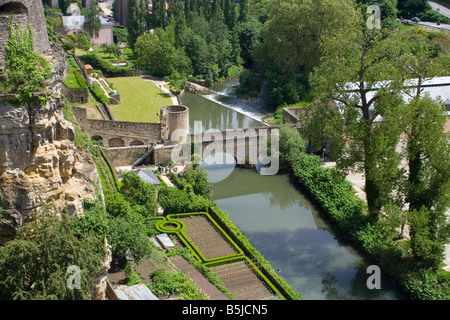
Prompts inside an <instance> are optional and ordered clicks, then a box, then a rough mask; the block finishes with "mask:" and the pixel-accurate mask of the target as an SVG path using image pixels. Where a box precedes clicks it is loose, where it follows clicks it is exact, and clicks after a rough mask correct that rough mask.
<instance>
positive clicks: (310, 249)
mask: <svg viewBox="0 0 450 320" xmlns="http://www.w3.org/2000/svg"><path fill="white" fill-rule="evenodd" d="M236 85H237V81H236V79H234V80H231V81H227V82H225V83H222V84H221V85H219V86H217V87H214V88H213V90H215V91H216V92H214V93H211V94H208V95H205V96H199V95H194V94H191V93H186V94H185V95H183V97H182V100H183V105H186V106H187V107H189V110H190V116H189V118H190V128H191V132H192V131H193V127H194V121H202V125H203V129H204V130H207V129H218V130H225V129H236V128H249V127H260V126H261V125H263V124H262V123H261V120H262V118H263V117H264V116H266V115H268V112H267V111H265V110H267V106H266V104H265V102H264V100H263V99H256V100H253V101H244V100H240V99H238V98H237V97H235V96H234V92H235V90H234V89H235V87H236ZM217 102H219V103H220V104H218V103H217ZM210 170H214V171H215V172H212V171H211V175H214V176H216V177H217V176H221V175H220V172H219V174H217V173H218V172H217V171H220V170H228V172H227V173H226V174H224V175H222V176H223V177H226V179H224V180H222V181H217V182H216V183H215V184H214V197H213V200H214V201H215V202H216V204H217V205H218V207H219V208H221V209H222V210H224V211H226V212H228V214H229V217H230V219H231V220H232V221H233V222H234V223H235V224H236V225H237V226H238V227H239V229H240V230H241V231H242V233H243V234H244V235H245V236H246V237H247V238H248V239H249V240H250V242H251V243H252V244H253V246H254V247H255V248H256V249H257V250H258V251H259V252H260V253H261V254H262V255H263V256H264V257H265V258H266V260H268V261H269V262H270V263H271V265H272V266H273V268H274V269H275V270H277V269H278V270H279V271H280V275H281V276H282V277H283V278H284V279H285V280H286V282H287V283H288V284H289V285H290V286H291V287H293V288H294V289H295V290H297V291H298V292H300V293H301V294H302V296H303V297H304V298H305V299H326V300H329V299H341V300H344V299H408V297H407V295H406V294H404V293H403V291H402V289H401V288H400V287H399V286H398V285H396V284H395V283H394V282H393V281H392V280H391V279H390V278H389V277H387V276H385V275H384V274H383V271H381V289H372V290H370V289H369V288H368V287H367V283H366V282H367V279H368V277H369V276H370V274H369V273H367V268H368V267H369V266H370V265H372V264H374V262H373V261H370V260H368V259H367V258H365V257H364V256H363V255H362V254H361V253H359V252H358V251H356V250H355V249H354V248H353V247H352V246H351V245H350V244H348V243H346V242H345V241H343V240H342V236H341V235H339V234H338V233H336V232H335V231H334V230H333V228H332V227H331V225H330V224H329V223H328V221H327V218H326V217H325V215H324V214H322V213H321V212H320V211H319V210H318V209H317V208H316V207H315V206H314V204H313V203H312V202H311V201H310V200H309V199H307V198H306V197H305V196H304V195H303V194H302V193H301V192H300V191H299V190H298V189H297V188H296V187H295V185H294V184H293V183H292V181H291V180H290V177H289V176H288V175H282V174H278V175H275V176H262V175H259V174H258V173H257V172H256V170H254V169H242V168H234V169H233V170H232V171H231V173H230V168H224V169H221V168H220V167H219V168H215V169H210Z"/></svg>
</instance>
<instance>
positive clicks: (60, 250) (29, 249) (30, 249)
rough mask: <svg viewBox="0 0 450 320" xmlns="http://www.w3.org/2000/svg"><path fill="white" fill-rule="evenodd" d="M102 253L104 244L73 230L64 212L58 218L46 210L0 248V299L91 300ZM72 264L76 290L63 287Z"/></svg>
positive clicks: (68, 279)
mask: <svg viewBox="0 0 450 320" xmlns="http://www.w3.org/2000/svg"><path fill="white" fill-rule="evenodd" d="M104 254H105V247H104V245H103V242H102V240H99V239H98V238H96V237H95V236H93V235H91V234H87V235H86V234H81V233H78V232H75V231H73V229H72V221H71V218H70V217H69V216H68V215H67V214H65V213H63V214H61V215H60V216H57V215H56V214H55V212H54V210H52V209H44V210H43V211H42V212H41V213H39V214H37V215H35V216H34V217H32V218H31V219H30V221H29V222H27V223H26V224H25V225H24V226H23V227H22V228H21V229H20V230H19V231H18V233H17V235H16V237H15V239H14V240H11V241H8V242H7V243H6V244H5V246H3V247H0V271H1V272H0V298H1V299H5V300H11V299H17V300H74V299H76V300H78V299H90V297H91V288H92V285H93V279H94V277H95V275H96V274H97V272H98V271H99V268H100V266H101V264H102V261H103V257H104ZM25 266H26V267H25ZM70 266H77V267H78V268H79V270H80V273H79V276H80V278H79V285H80V286H79V288H77V289H74V288H72V289H70V288H69V286H67V285H66V282H69V281H70V280H71V279H70V278H69V276H70V275H71V274H70V272H69V274H67V272H68V271H70V269H69V267H70ZM66 274H67V275H66ZM74 285H77V282H75V284H74Z"/></svg>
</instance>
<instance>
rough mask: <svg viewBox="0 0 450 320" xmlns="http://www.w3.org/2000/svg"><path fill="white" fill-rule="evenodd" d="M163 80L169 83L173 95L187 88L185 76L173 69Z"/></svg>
mask: <svg viewBox="0 0 450 320" xmlns="http://www.w3.org/2000/svg"><path fill="white" fill-rule="evenodd" d="M164 80H166V81H167V82H168V83H169V87H170V90H171V91H172V92H173V93H174V94H175V95H179V94H180V93H181V92H182V91H183V90H185V89H187V88H188V85H187V78H186V77H185V76H183V75H181V74H180V73H178V72H177V71H174V72H173V73H172V74H171V75H170V76H168V77H165V78H164Z"/></svg>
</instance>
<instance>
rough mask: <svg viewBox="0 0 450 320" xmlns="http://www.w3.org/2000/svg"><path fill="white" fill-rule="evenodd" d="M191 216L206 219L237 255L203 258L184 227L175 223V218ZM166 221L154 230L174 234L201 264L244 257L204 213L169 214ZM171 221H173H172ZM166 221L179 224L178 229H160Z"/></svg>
mask: <svg viewBox="0 0 450 320" xmlns="http://www.w3.org/2000/svg"><path fill="white" fill-rule="evenodd" d="M191 216H204V217H205V218H206V219H208V221H209V222H210V223H211V224H213V225H214V227H215V228H216V229H217V230H218V231H219V232H220V233H221V234H222V236H223V237H224V238H226V239H227V241H228V242H229V243H230V244H231V245H232V246H233V247H234V248H235V249H236V251H237V252H238V253H236V254H232V255H228V256H223V257H219V258H213V259H207V258H205V256H204V255H203V254H202V252H201V251H200V250H199V248H197V246H196V245H195V244H194V243H193V242H192V241H191V240H190V239H189V237H188V236H187V235H186V225H185V224H184V223H183V222H181V221H177V220H176V219H177V218H185V217H191ZM167 219H168V220H166V221H160V222H158V223H157V224H156V225H155V228H156V229H157V230H160V231H161V232H166V233H176V234H177V235H178V237H179V238H180V240H181V241H182V242H183V243H184V244H185V245H186V247H188V248H190V249H191V251H193V255H194V256H195V257H196V258H197V259H200V260H199V261H200V262H202V263H207V262H218V261H221V260H223V259H229V258H236V257H241V256H243V255H244V253H243V252H242V250H241V249H240V248H239V246H237V245H236V243H234V241H233V240H232V239H231V238H230V237H229V236H228V234H227V233H226V232H225V231H223V230H222V228H221V227H220V226H219V225H218V224H217V223H216V222H215V221H214V219H212V218H211V216H210V215H209V214H207V213H204V212H195V213H182V214H169V215H168V216H167ZM172 219H173V220H172ZM168 221H173V222H175V223H177V224H180V227H179V228H177V229H168V228H164V227H162V225H163V224H164V223H167V222H168Z"/></svg>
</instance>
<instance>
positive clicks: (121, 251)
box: [108, 214, 153, 263]
mask: <svg viewBox="0 0 450 320" xmlns="http://www.w3.org/2000/svg"><path fill="white" fill-rule="evenodd" d="M146 232H147V229H146V225H145V224H144V220H143V218H142V216H140V215H137V214H127V215H126V216H119V217H117V218H112V219H110V221H109V228H108V241H109V244H110V245H111V251H112V255H113V258H114V259H117V260H118V261H119V262H121V263H125V262H126V261H127V254H128V252H129V254H130V257H133V258H134V261H135V262H136V263H137V262H139V261H140V260H141V259H142V258H144V257H149V256H150V254H151V252H152V248H153V245H152V243H151V242H150V241H148V237H147V234H146Z"/></svg>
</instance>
